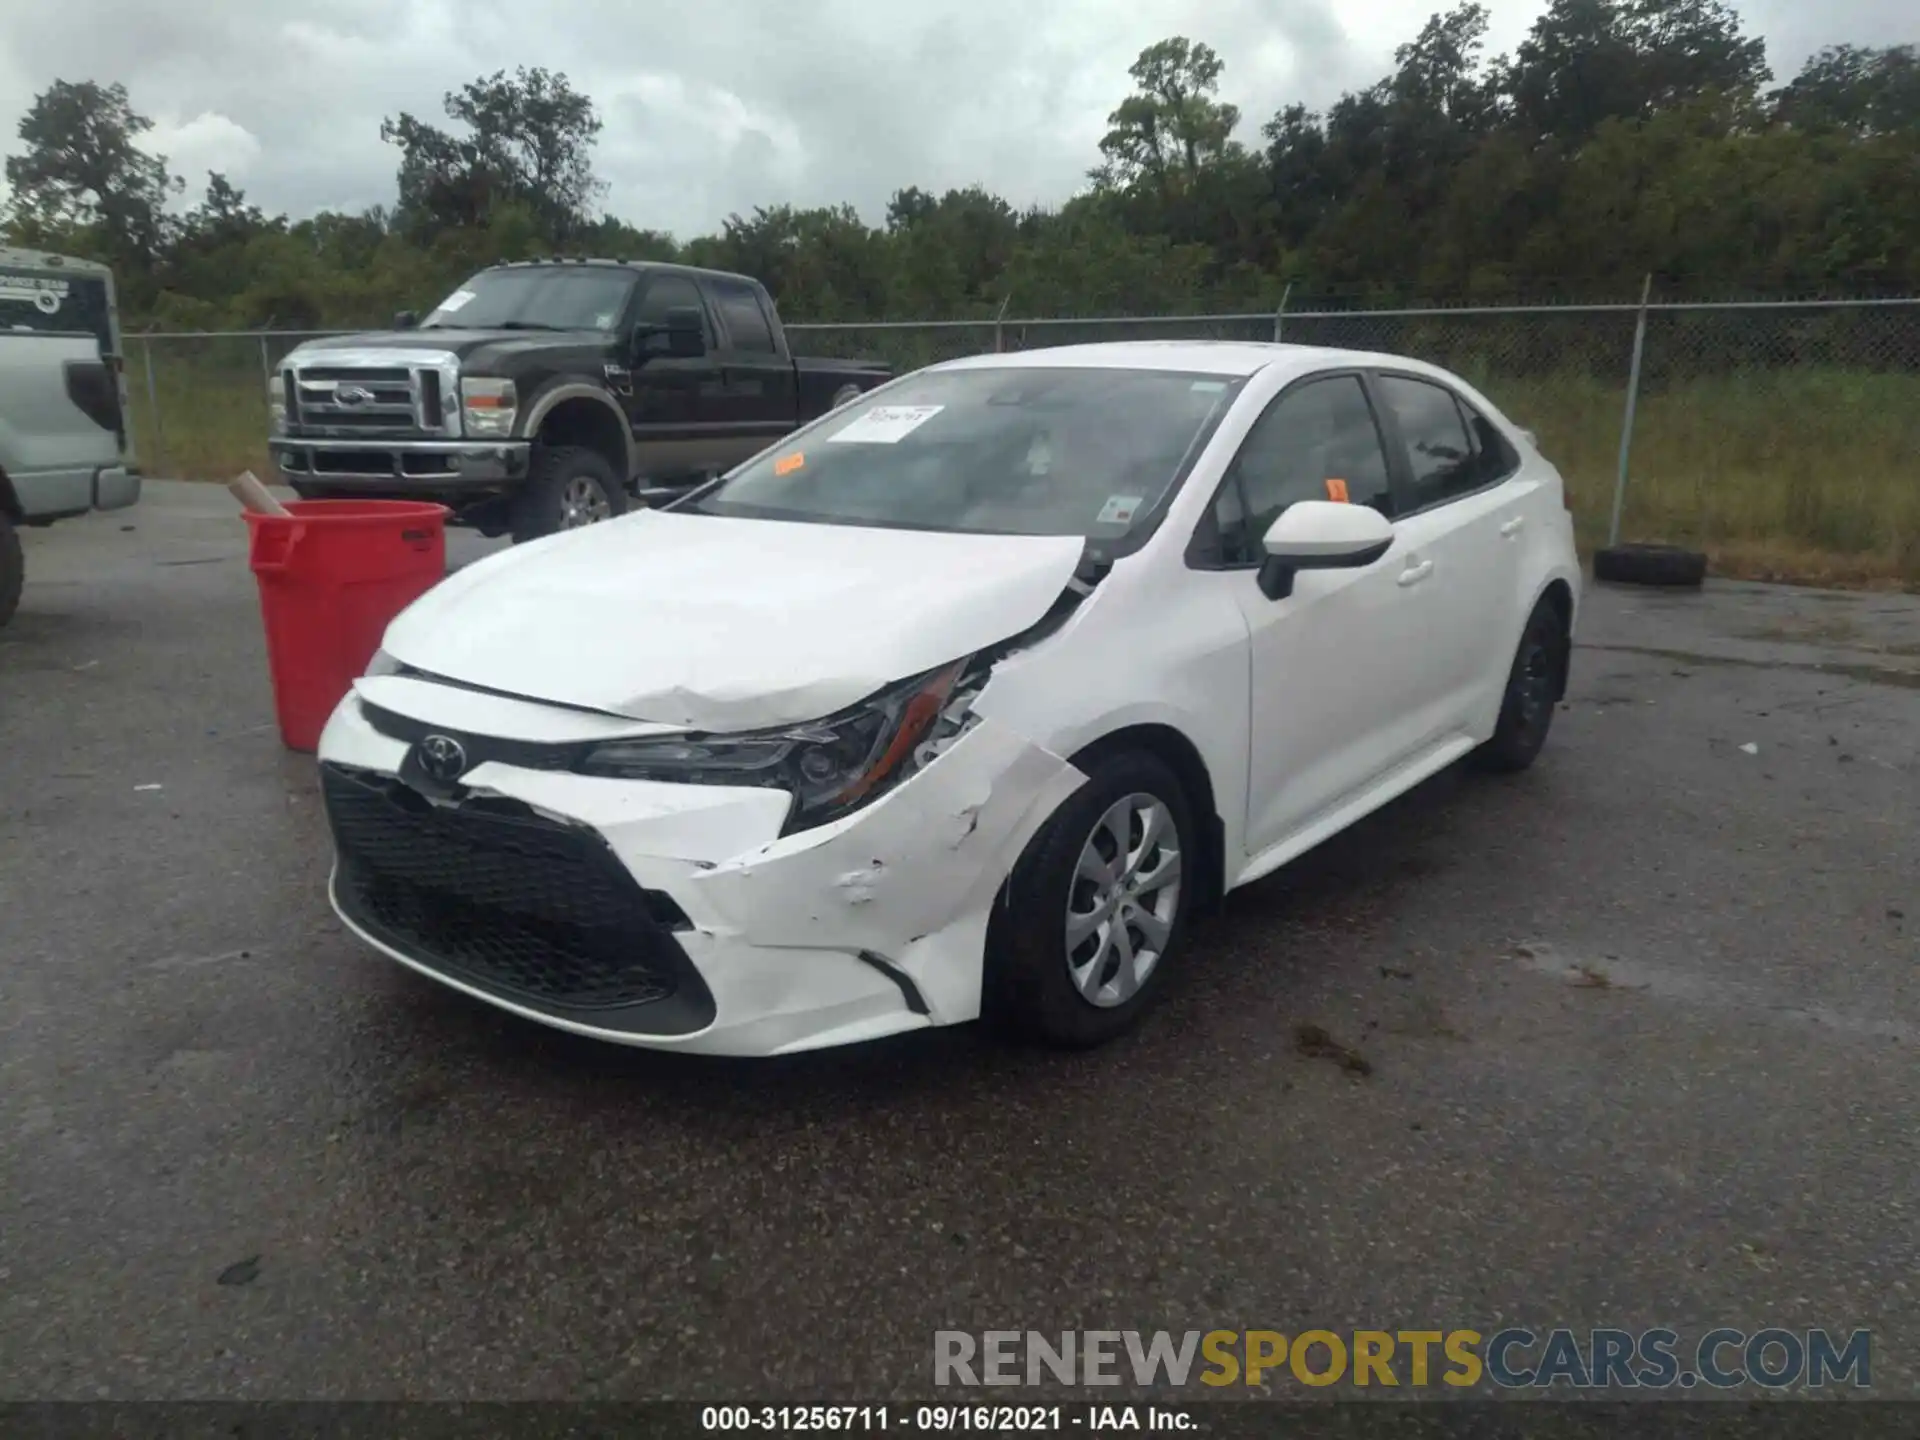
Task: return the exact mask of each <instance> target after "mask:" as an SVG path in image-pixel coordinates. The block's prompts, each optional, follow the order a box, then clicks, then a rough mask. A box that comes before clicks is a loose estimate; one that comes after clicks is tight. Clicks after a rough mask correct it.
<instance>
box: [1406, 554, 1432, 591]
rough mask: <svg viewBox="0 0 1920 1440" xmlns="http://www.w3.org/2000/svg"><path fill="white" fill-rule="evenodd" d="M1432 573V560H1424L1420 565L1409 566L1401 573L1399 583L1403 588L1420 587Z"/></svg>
mask: <svg viewBox="0 0 1920 1440" xmlns="http://www.w3.org/2000/svg"><path fill="white" fill-rule="evenodd" d="M1432 573H1433V562H1432V561H1431V560H1422V561H1421V562H1420V563H1419V564H1418V565H1409V566H1408V567H1407V568H1406V569H1404V570H1402V571H1401V572H1400V581H1399V583H1400V585H1401V586H1402V588H1404V587H1406V586H1408V585H1418V584H1419V583H1420V582H1421V581H1422V580H1424V579H1426V578H1427V576H1429V575H1431V574H1432Z"/></svg>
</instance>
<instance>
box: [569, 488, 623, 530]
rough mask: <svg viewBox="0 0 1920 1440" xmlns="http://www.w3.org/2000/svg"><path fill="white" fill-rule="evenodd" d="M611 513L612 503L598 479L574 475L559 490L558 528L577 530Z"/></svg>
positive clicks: (607, 516)
mask: <svg viewBox="0 0 1920 1440" xmlns="http://www.w3.org/2000/svg"><path fill="white" fill-rule="evenodd" d="M612 514H613V505H612V504H611V502H609V501H608V499H607V496H606V492H605V491H604V490H602V489H601V488H600V484H599V482H598V481H596V480H593V479H591V478H590V477H588V476H585V475H576V476H574V477H573V479H571V480H569V481H567V483H566V486H565V488H563V489H562V490H561V492H560V528H561V529H562V530H577V529H579V528H580V527H581V526H582V525H594V524H597V523H599V522H600V521H602V520H605V519H608V518H609V517H610V516H611V515H612Z"/></svg>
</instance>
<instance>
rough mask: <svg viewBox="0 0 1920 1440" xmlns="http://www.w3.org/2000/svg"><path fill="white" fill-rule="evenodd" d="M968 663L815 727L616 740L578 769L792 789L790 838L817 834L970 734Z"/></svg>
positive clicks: (920, 678)
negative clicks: (813, 831) (815, 830)
mask: <svg viewBox="0 0 1920 1440" xmlns="http://www.w3.org/2000/svg"><path fill="white" fill-rule="evenodd" d="M967 664H968V662H967V661H965V660H960V661H956V662H955V663H953V664H952V665H948V666H944V667H943V668H941V669H939V670H932V671H928V672H927V673H926V674H924V675H916V676H914V677H913V678H912V679H911V680H906V681H903V682H902V683H900V684H898V685H894V686H891V687H889V688H888V689H886V690H882V691H881V692H880V693H879V694H877V695H873V696H870V697H869V698H867V699H866V700H863V701H861V702H860V703H859V704H858V705H855V706H853V707H852V708H850V709H847V710H843V711H841V712H840V713H839V714H838V715H832V716H829V717H828V718H827V719H825V720H817V721H814V722H812V723H810V724H806V725H784V726H780V727H778V728H777V729H771V730H753V731H746V732H742V733H740V734H736V735H665V736H661V737H660V738H659V739H655V740H615V741H610V742H609V743H607V744H605V745H596V746H595V747H594V748H593V749H592V750H590V751H588V752H587V754H586V756H585V757H584V758H583V759H582V760H581V761H580V763H579V765H578V766H577V767H576V768H577V769H578V770H579V771H580V772H581V773H583V774H587V775H604V776H608V777H610V778H614V779H620V780H662V781H667V782H669V783H672V784H679V785H764V786H767V787H769V788H770V789H775V790H785V791H786V792H787V793H788V794H789V795H791V796H792V797H793V804H792V807H791V808H790V809H789V810H788V812H787V823H786V827H785V829H786V831H787V832H792V831H795V830H806V829H810V828H812V827H813V826H815V825H823V824H825V823H826V822H827V821H829V820H833V819H837V818H838V817H839V816H841V815H844V814H846V813H847V812H848V811H850V810H856V809H858V808H859V807H860V806H862V805H864V804H866V803H867V802H869V801H871V800H875V799H878V798H879V797H880V796H881V795H883V794H884V793H886V792H887V791H888V790H890V789H892V788H893V787H894V786H895V785H898V784H899V783H900V782H901V781H903V780H905V779H907V778H908V777H909V776H911V775H913V774H915V773H916V772H917V771H919V770H920V769H922V768H923V767H925V766H927V765H930V764H932V763H933V760H934V758H935V757H936V756H938V755H939V754H940V752H941V751H943V750H945V749H946V748H947V747H948V746H949V745H951V744H952V743H953V742H954V741H955V740H957V739H959V738H960V736H961V735H962V734H963V733H965V732H966V730H968V729H969V728H970V727H971V726H972V724H973V714H972V711H971V706H972V703H973V698H974V696H975V695H976V694H978V693H979V688H980V686H979V682H978V680H974V681H972V682H971V683H963V677H966V676H967V673H968V672H967ZM982 678H984V677H982Z"/></svg>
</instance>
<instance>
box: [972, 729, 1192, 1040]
mask: <svg viewBox="0 0 1920 1440" xmlns="http://www.w3.org/2000/svg"><path fill="white" fill-rule="evenodd" d="M1198 841H1199V832H1198V830H1197V828H1196V827H1195V825H1194V822H1193V811H1192V806H1191V803H1190V802H1189V800H1188V798H1187V794H1186V790H1185V788H1184V787H1183V786H1182V785H1181V783H1180V780H1179V777H1178V776H1176V775H1175V774H1174V773H1173V771H1172V770H1171V769H1169V768H1168V767H1167V765H1166V764H1165V762H1163V761H1162V760H1160V759H1159V757H1157V756H1155V755H1153V754H1151V753H1149V752H1147V751H1145V750H1121V751H1116V752H1114V753H1112V754H1109V755H1107V756H1105V757H1103V758H1102V759H1100V760H1099V761H1097V762H1095V763H1093V765H1092V768H1091V769H1090V771H1089V773H1088V778H1087V783H1086V784H1084V785H1082V786H1081V787H1080V788H1079V789H1078V790H1076V791H1075V792H1074V793H1073V794H1072V795H1071V796H1069V797H1068V798H1067V800H1066V802H1065V803H1064V804H1062V805H1061V807H1060V808H1059V810H1057V811H1056V812H1055V813H1054V815H1053V818H1052V819H1050V820H1048V821H1047V823H1046V824H1045V825H1044V826H1042V827H1041V829H1040V831H1039V833H1038V834H1036V835H1035V836H1034V837H1033V839H1032V840H1030V841H1029V842H1028V843H1027V848H1026V850H1025V851H1024V852H1023V853H1022V854H1021V856H1020V859H1019V862H1018V863H1017V864H1015V866H1014V868H1013V873H1012V874H1011V875H1010V876H1009V877H1008V879H1007V883H1006V885H1005V886H1004V887H1003V888H1002V890H1001V892H1000V897H999V900H998V901H997V902H996V903H995V906H994V914H993V921H992V923H991V924H990V925H989V927H988V933H987V974H986V977H985V978H986V993H985V996H984V1000H985V1007H984V1008H985V1011H986V1015H987V1018H988V1019H989V1020H990V1021H991V1022H994V1023H996V1024H998V1025H999V1026H1000V1027H1001V1028H1003V1029H1007V1030H1011V1031H1013V1032H1015V1033H1016V1034H1020V1035H1024V1036H1026V1037H1028V1038H1031V1039H1035V1040H1039V1041H1041V1042H1043V1043H1046V1044H1050V1045H1055V1046H1059V1047H1061V1048H1064V1049H1087V1048H1090V1047H1092V1046H1095V1045H1100V1044H1103V1043H1104V1042H1106V1041H1108V1040H1111V1039H1113V1038H1114V1037H1115V1036H1117V1035H1119V1034H1120V1033H1121V1032H1123V1031H1125V1030H1127V1029H1129V1028H1130V1027H1132V1026H1133V1025H1134V1024H1136V1023H1137V1022H1138V1021H1139V1020H1140V1018H1141V1016H1143V1015H1144V1014H1146V1012H1147V1011H1148V1010H1149V1009H1151V1008H1152V1007H1153V1005H1154V1004H1155V1002H1156V1001H1157V1000H1158V999H1159V997H1160V996H1161V994H1162V993H1164V991H1165V989H1166V985H1167V976H1168V973H1169V971H1170V970H1171V969H1172V968H1173V966H1174V965H1175V964H1176V963H1177V962H1178V960H1179V956H1180V950H1181V945H1182V942H1183V940H1184V937H1185V932H1186V922H1187V916H1188V913H1189V911H1190V910H1191V909H1192V897H1193V894H1194V887H1195V885H1196V884H1197V883H1198V880H1199V876H1200V872H1201V869H1202V867H1201V864H1200V851H1199V844H1198Z"/></svg>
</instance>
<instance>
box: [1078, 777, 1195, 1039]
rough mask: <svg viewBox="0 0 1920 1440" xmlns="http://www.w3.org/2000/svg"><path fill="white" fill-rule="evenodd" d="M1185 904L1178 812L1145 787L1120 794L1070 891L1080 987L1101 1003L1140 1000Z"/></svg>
mask: <svg viewBox="0 0 1920 1440" xmlns="http://www.w3.org/2000/svg"><path fill="white" fill-rule="evenodd" d="M1179 907H1180V830H1179V827H1178V826H1177V825H1176V824H1175V823H1174V819H1173V812H1172V811H1171V810H1169V809H1168V808H1167V806H1166V804H1165V803H1164V802H1163V801H1161V800H1159V799H1157V798H1156V797H1154V796H1152V795H1149V794H1146V793H1144V792H1136V793H1134V794H1132V795H1128V796H1126V797H1124V798H1123V799H1120V800H1117V801H1115V802H1114V803H1113V804H1112V805H1111V806H1109V807H1108V808H1107V810H1106V812H1105V813H1104V814H1103V815H1101V817H1100V819H1099V820H1098V821H1097V822H1095V824H1094V827H1093V833H1092V834H1090V835H1088V836H1087V840H1086V843H1085V844H1084V845H1083V846H1082V847H1081V850H1080V860H1079V863H1078V864H1077V865H1076V866H1075V868H1074V875H1073V882H1072V884H1071V886H1070V887H1069V890H1068V896H1067V919H1066V961H1067V973H1068V975H1069V976H1070V977H1071V979H1072V981H1073V986H1074V989H1076V990H1077V991H1079V992H1080V995H1081V997H1082V998H1083V999H1085V1000H1086V1001H1087V1002H1088V1003H1089V1004H1091V1005H1096V1006H1099V1007H1100V1008H1101V1009H1110V1008H1112V1007H1113V1006H1116V1005H1124V1004H1125V1003H1126V1002H1127V1001H1128V1000H1130V999H1132V998H1133V996H1134V995H1135V994H1137V993H1138V992H1139V989H1140V987H1141V986H1142V985H1144V984H1145V983H1146V981H1147V977H1148V976H1149V975H1151V974H1152V973H1153V968H1154V966H1155V965H1157V964H1159V963H1160V956H1161V954H1162V953H1163V952H1164V951H1165V949H1166V945H1167V940H1168V938H1169V936H1171V934H1172V933H1173V922H1174V920H1175V918H1176V917H1177V916H1178V915H1179V913H1180V908H1179Z"/></svg>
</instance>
